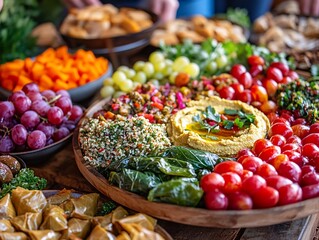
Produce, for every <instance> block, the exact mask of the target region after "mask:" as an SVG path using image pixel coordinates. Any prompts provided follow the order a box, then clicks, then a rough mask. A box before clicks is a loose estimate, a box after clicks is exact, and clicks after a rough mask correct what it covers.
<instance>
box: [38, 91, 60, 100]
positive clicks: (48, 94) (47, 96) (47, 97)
mask: <svg viewBox="0 0 319 240" xmlns="http://www.w3.org/2000/svg"><path fill="white" fill-rule="evenodd" d="M41 95H42V96H43V97H44V98H45V100H47V101H50V100H51V99H52V98H54V97H55V96H56V94H55V92H54V91H52V90H44V91H42V92H41Z"/></svg>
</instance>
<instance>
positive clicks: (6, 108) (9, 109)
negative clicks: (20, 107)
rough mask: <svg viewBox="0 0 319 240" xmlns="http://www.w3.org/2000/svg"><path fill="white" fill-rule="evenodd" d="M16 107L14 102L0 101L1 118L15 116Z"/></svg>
mask: <svg viewBox="0 0 319 240" xmlns="http://www.w3.org/2000/svg"><path fill="white" fill-rule="evenodd" d="M14 112H15V108H14V105H13V103H12V102H9V101H3V102H0V119H2V118H11V117H13V115H14Z"/></svg>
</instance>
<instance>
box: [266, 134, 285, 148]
mask: <svg viewBox="0 0 319 240" xmlns="http://www.w3.org/2000/svg"><path fill="white" fill-rule="evenodd" d="M269 140H270V142H271V143H272V144H274V145H275V146H278V147H282V146H283V145H285V144H286V138H285V137H284V136H282V135H279V134H276V135H273V136H272V137H271V138H270V139H269Z"/></svg>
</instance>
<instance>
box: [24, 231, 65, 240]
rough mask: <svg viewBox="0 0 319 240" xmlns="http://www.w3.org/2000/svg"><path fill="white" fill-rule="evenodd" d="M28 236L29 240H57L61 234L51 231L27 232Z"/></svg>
mask: <svg viewBox="0 0 319 240" xmlns="http://www.w3.org/2000/svg"><path fill="white" fill-rule="evenodd" d="M28 235H29V237H30V239H31V240H48V239H50V240H59V239H60V237H61V233H58V232H55V231H53V230H35V231H28Z"/></svg>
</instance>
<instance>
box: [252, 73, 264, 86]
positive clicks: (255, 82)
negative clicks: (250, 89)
mask: <svg viewBox="0 0 319 240" xmlns="http://www.w3.org/2000/svg"><path fill="white" fill-rule="evenodd" d="M258 76H259V75H257V76H255V77H253V84H252V85H258V86H262V85H263V83H262V81H261V80H260V79H259V78H258Z"/></svg>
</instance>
